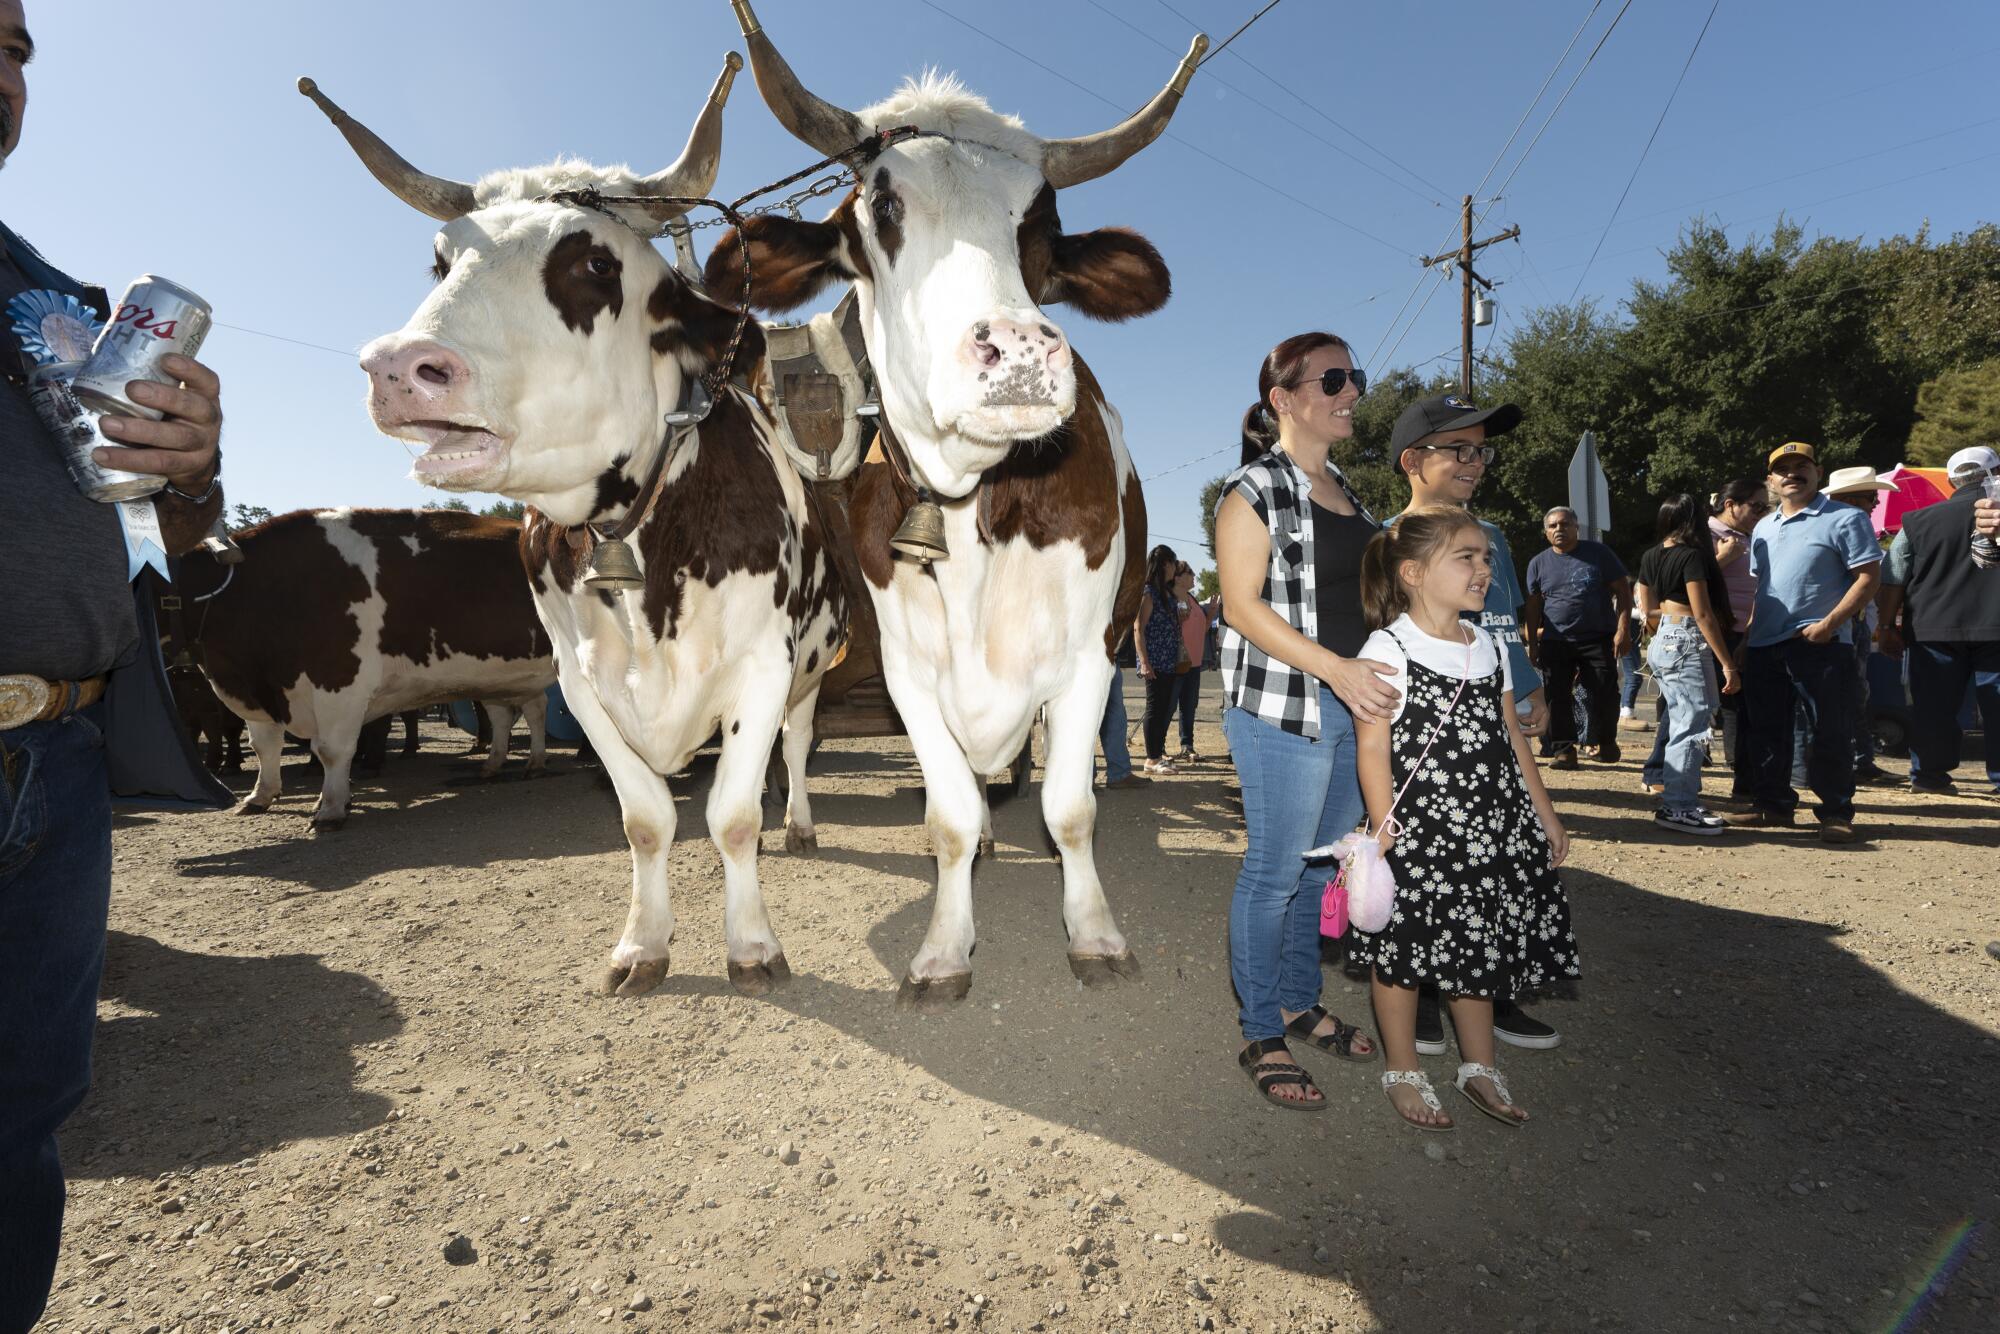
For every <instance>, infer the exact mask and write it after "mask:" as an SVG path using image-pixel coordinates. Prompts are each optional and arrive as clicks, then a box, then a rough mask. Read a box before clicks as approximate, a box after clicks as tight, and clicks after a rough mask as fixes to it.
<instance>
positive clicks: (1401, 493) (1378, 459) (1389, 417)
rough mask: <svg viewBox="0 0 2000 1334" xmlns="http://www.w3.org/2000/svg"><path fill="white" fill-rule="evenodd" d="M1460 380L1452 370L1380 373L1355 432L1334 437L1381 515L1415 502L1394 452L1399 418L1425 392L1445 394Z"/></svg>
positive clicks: (1341, 460) (1337, 453)
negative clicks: (1427, 373)
mask: <svg viewBox="0 0 2000 1334" xmlns="http://www.w3.org/2000/svg"><path fill="white" fill-rule="evenodd" d="M1456 383H1457V381H1456V380H1455V379H1454V378H1453V377H1451V376H1448V375H1437V376H1430V377H1425V376H1422V375H1419V374H1417V372H1415V371H1413V370H1392V371H1388V372H1386V373H1384V374H1382V375H1380V376H1376V377H1374V378H1373V379H1372V380H1371V382H1370V384H1369V386H1368V392H1367V393H1366V394H1364V395H1362V396H1361V398H1360V399H1359V400H1358V401H1357V402H1356V403H1355V405H1354V434H1353V436H1352V437H1351V438H1349V439H1347V440H1345V441H1336V442H1334V446H1333V451H1332V453H1333V461H1334V462H1335V463H1337V464H1339V465H1340V470H1341V471H1342V472H1344V473H1346V474H1347V480H1348V483H1349V484H1350V485H1351V486H1353V488H1354V490H1355V493H1356V494H1357V495H1359V496H1360V497H1361V503H1362V504H1364V505H1366V506H1367V507H1368V508H1369V509H1370V510H1371V511H1373V512H1374V514H1375V517H1376V518H1378V519H1384V518H1387V517H1388V516H1389V515H1391V514H1395V513H1398V512H1399V511H1401V510H1402V508H1403V506H1405V505H1407V504H1409V503H1410V487H1409V483H1407V482H1405V481H1404V480H1403V478H1402V476H1401V475H1400V474H1399V473H1397V471H1396V460H1395V458H1394V456H1393V455H1392V454H1391V453H1390V452H1389V437H1390V434H1391V433H1392V431H1393V430H1394V428H1395V425H1396V418H1397V417H1399V416H1401V415H1402V411H1403V409H1404V408H1406V407H1408V406H1409V405H1410V404H1412V403H1414V402H1415V401H1416V400H1418V399H1420V398H1422V397H1423V396H1424V395H1426V394H1435V393H1441V392H1442V391H1444V390H1446V389H1449V388H1450V387H1451V386H1452V385H1454V384H1456Z"/></svg>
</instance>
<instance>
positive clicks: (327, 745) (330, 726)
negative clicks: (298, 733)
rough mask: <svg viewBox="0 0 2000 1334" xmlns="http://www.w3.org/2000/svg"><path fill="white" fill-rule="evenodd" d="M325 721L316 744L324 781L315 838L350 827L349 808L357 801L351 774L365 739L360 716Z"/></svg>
mask: <svg viewBox="0 0 2000 1334" xmlns="http://www.w3.org/2000/svg"><path fill="white" fill-rule="evenodd" d="M321 721H322V723H323V724H324V725H323V726H322V727H321V729H320V734H319V735H318V736H317V737H314V738H313V743H312V748H313V754H314V755H316V756H318V757H319V764H320V769H321V771H322V778H323V781H322V783H321V785H320V790H319V805H318V806H317V807H315V808H314V809H313V817H312V827H313V832H314V833H315V834H330V833H333V832H335V831H336V830H339V829H341V828H343V827H344V826H345V825H346V824H347V810H348V804H349V802H351V801H352V800H353V798H354V789H353V785H352V777H351V774H350V770H351V768H352V766H353V764H354V750H355V746H356V744H357V743H358V742H359V741H360V739H361V719H360V717H359V716H358V712H357V716H353V717H344V718H343V717H335V718H331V719H327V718H324V717H322V719H321Z"/></svg>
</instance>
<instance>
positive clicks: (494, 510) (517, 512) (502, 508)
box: [479, 500, 528, 519]
mask: <svg viewBox="0 0 2000 1334" xmlns="http://www.w3.org/2000/svg"><path fill="white" fill-rule="evenodd" d="M527 509H528V507H527V506H526V505H524V504H522V503H521V502H520V501H518V500H496V501H494V502H493V503H492V504H491V505H488V506H487V507H486V508H485V509H483V510H481V511H479V512H480V513H481V514H484V515H486V516H487V517H489V518H494V519H519V518H521V517H522V516H523V515H524V514H526V513H527Z"/></svg>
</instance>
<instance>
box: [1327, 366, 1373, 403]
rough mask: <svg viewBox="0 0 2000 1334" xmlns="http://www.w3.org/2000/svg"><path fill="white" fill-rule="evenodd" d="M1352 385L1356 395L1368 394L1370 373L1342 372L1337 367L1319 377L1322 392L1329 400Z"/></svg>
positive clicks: (1361, 371)
mask: <svg viewBox="0 0 2000 1334" xmlns="http://www.w3.org/2000/svg"><path fill="white" fill-rule="evenodd" d="M1350 384H1352V385H1353V386H1354V392H1355V393H1357V394H1365V393H1367V392H1368V372H1367V371H1364V370H1352V371H1349V370H1342V369H1341V368H1340V367H1338V366H1335V367H1334V368H1333V369H1332V370H1330V371H1327V372H1325V373H1324V374H1322V375H1321V376H1320V377H1319V388H1320V392H1321V393H1323V394H1325V395H1326V396H1327V397H1328V398H1332V397H1334V396H1335V395H1337V394H1339V393H1340V391H1341V390H1343V389H1345V388H1347V386H1348V385H1350Z"/></svg>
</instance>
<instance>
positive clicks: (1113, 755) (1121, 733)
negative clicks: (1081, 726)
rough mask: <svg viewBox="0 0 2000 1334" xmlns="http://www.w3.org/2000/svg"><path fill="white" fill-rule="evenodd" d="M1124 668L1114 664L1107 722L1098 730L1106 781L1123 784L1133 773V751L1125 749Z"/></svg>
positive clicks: (1105, 711) (1105, 708)
mask: <svg viewBox="0 0 2000 1334" xmlns="http://www.w3.org/2000/svg"><path fill="white" fill-rule="evenodd" d="M1128 728H1129V724H1128V723H1127V722H1126V720H1125V669H1124V668H1123V667H1120V666H1118V665H1117V664H1116V663H1113V664H1112V666H1111V694H1110V695H1109V696H1107V697H1106V699H1105V701H1104V722H1103V723H1102V725H1100V726H1099V727H1098V729H1097V744H1098V745H1100V746H1102V747H1104V781H1105V782H1107V783H1122V782H1124V781H1125V780H1126V779H1127V778H1130V777H1131V776H1132V752H1131V751H1129V750H1127V749H1126V748H1125V733H1126V731H1127V730H1128Z"/></svg>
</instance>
